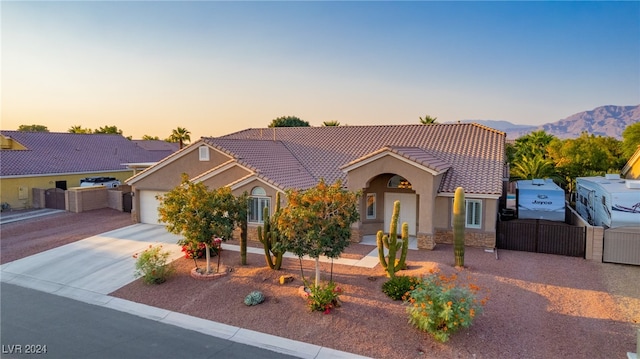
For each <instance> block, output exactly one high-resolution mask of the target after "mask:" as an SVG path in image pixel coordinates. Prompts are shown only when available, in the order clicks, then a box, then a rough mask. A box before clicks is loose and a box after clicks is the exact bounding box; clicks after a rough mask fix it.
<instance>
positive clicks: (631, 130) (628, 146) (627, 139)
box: [622, 122, 640, 160]
mask: <svg viewBox="0 0 640 359" xmlns="http://www.w3.org/2000/svg"><path fill="white" fill-rule="evenodd" d="M638 146H640V122H636V123H632V124H630V125H629V126H627V127H626V128H625V129H624V131H622V154H623V156H624V158H625V159H627V160H629V158H631V156H633V154H634V153H635V152H636V150H637V149H638Z"/></svg>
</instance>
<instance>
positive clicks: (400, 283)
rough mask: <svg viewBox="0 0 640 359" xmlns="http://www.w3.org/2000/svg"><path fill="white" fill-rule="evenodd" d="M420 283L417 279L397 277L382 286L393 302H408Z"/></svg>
mask: <svg viewBox="0 0 640 359" xmlns="http://www.w3.org/2000/svg"><path fill="white" fill-rule="evenodd" d="M419 282H420V280H419V279H418V278H416V277H410V276H395V277H392V278H390V279H389V280H388V281H386V282H384V283H383V284H382V292H383V293H384V294H386V295H387V296H389V298H391V299H393V300H400V299H402V300H406V299H407V298H408V297H409V292H410V291H412V290H414V289H415V286H416V285H417V284H418V283H419Z"/></svg>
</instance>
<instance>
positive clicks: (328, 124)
mask: <svg viewBox="0 0 640 359" xmlns="http://www.w3.org/2000/svg"><path fill="white" fill-rule="evenodd" d="M322 126H325V127H330V126H340V122H338V121H324V122H323V123H322Z"/></svg>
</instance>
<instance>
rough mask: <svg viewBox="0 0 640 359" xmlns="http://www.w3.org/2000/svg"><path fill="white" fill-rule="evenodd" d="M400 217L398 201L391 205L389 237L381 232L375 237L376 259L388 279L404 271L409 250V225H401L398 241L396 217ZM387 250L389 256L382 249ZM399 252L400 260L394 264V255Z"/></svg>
mask: <svg viewBox="0 0 640 359" xmlns="http://www.w3.org/2000/svg"><path fill="white" fill-rule="evenodd" d="M399 216H400V201H395V202H394V203H393V215H392V216H391V223H390V224H389V235H385V234H384V233H383V232H382V231H378V233H377V235H376V242H377V244H378V258H379V259H380V264H381V265H382V268H384V270H385V271H386V272H387V276H388V277H390V278H393V277H395V275H396V274H395V273H396V272H397V271H399V270H401V269H404V268H405V266H406V264H405V261H406V259H407V250H408V249H409V224H407V223H406V222H404V223H402V233H401V236H402V237H401V241H399V240H398V217H399ZM385 248H386V249H388V251H389V256H388V257H386V256H385V255H384V249H385ZM400 249H402V251H401V252H400V259H399V260H398V261H397V262H396V255H397V252H398V250H400Z"/></svg>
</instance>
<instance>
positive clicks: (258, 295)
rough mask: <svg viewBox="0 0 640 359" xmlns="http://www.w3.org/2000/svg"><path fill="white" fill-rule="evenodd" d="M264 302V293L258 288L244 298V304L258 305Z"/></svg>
mask: <svg viewBox="0 0 640 359" xmlns="http://www.w3.org/2000/svg"><path fill="white" fill-rule="evenodd" d="M262 302H264V294H262V292H260V291H258V290H254V291H253V292H251V293H249V294H248V295H247V296H246V297H245V298H244V304H246V305H248V306H251V305H258V304H260V303H262Z"/></svg>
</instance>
